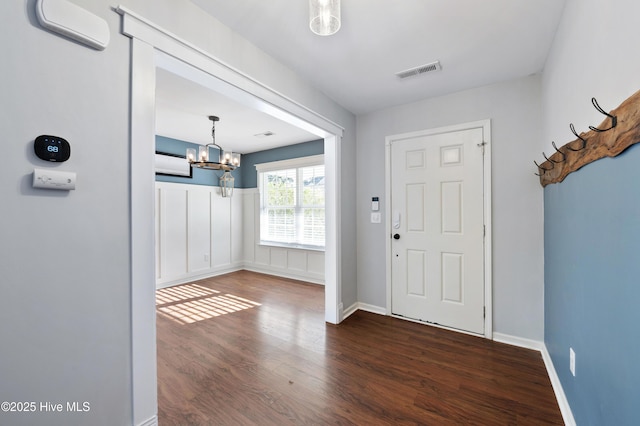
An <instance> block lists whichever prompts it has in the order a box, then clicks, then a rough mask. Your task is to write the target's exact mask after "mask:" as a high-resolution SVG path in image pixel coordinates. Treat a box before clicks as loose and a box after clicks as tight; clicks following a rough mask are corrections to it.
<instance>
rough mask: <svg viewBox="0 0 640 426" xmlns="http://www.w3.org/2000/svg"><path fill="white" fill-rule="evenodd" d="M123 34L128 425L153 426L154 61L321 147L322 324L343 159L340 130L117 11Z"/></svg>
mask: <svg viewBox="0 0 640 426" xmlns="http://www.w3.org/2000/svg"><path fill="white" fill-rule="evenodd" d="M116 11H117V12H118V13H119V14H121V15H122V18H123V23H122V33H123V34H124V35H126V36H128V37H130V38H131V81H132V86H131V110H130V117H131V154H130V158H131V164H130V167H131V187H130V205H131V215H130V216H131V265H132V267H131V282H132V289H131V292H132V293H131V317H132V388H133V395H132V398H133V423H134V424H145V425H146V424H149V425H150V424H155V423H157V419H156V414H155V413H156V412H157V375H156V342H155V267H154V259H155V249H154V243H153V241H154V235H155V227H154V223H153V221H152V220H150V218H152V217H153V215H154V209H155V203H154V198H155V197H154V185H155V179H154V173H153V170H154V152H155V123H154V119H155V111H154V108H155V90H156V70H157V68H158V66H159V65H158V63H159V61H162V60H165V59H166V60H170V61H169V62H173V60H174V59H175V60H176V61H175V62H173V63H174V65H175V64H187V65H189V66H190V67H193V68H195V69H197V70H200V71H202V72H204V73H205V74H207V75H209V76H211V78H212V80H211V81H214V82H215V83H216V85H217V87H218V90H219V91H221V92H222V93H228V94H231V97H232V98H233V99H235V100H236V101H238V102H241V103H244V104H245V105H247V106H253V107H254V108H256V109H259V110H261V111H263V112H266V113H268V114H271V115H272V116H274V117H277V118H280V119H282V120H284V121H287V122H288V123H290V124H292V125H296V126H299V127H301V128H303V129H306V130H307V131H309V132H310V133H313V134H316V135H318V136H319V137H320V138H323V139H324V151H325V152H324V157H325V173H326V174H325V191H326V200H325V209H326V223H325V226H326V241H325V321H327V322H330V323H336V324H337V323H339V322H340V320H341V309H340V302H341V298H340V293H341V283H340V271H341V268H340V266H341V265H340V240H339V235H340V214H339V199H340V187H339V185H338V182H340V156H339V155H338V152H339V146H340V140H341V138H342V133H343V129H342V128H341V127H340V126H338V125H337V124H335V123H333V122H331V121H330V120H327V119H326V118H324V117H322V116H321V115H319V114H316V113H315V112H313V111H311V110H310V109H308V108H306V107H305V106H304V105H301V104H298V103H297V102H295V101H293V100H291V99H290V98H288V97H286V96H284V95H282V94H280V93H278V92H276V91H274V90H272V89H271V88H269V87H267V86H265V85H263V84H261V83H260V82H258V81H256V80H254V79H252V78H250V77H248V76H247V75H245V74H243V73H241V72H239V71H237V70H235V69H233V68H231V67H229V66H228V65H226V64H225V63H223V62H221V61H219V60H218V59H217V58H215V57H214V56H212V55H211V54H209V53H208V52H206V51H204V50H202V49H200V48H198V47H197V46H194V45H192V44H191V43H189V42H187V41H185V40H182V39H180V38H178V37H176V36H175V35H174V34H172V33H170V32H168V31H166V30H164V29H162V28H160V27H159V26H157V25H156V24H155V23H153V22H151V21H148V20H146V19H145V18H143V17H140V16H139V15H137V14H135V13H133V12H131V11H129V10H128V9H126V8H124V7H118V8H117V9H116Z"/></svg>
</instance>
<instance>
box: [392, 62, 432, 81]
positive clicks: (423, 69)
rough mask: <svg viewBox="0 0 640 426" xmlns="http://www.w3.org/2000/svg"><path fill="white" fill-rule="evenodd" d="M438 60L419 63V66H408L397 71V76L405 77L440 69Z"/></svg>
mask: <svg viewBox="0 0 640 426" xmlns="http://www.w3.org/2000/svg"><path fill="white" fill-rule="evenodd" d="M441 69H442V66H440V61H435V62H431V63H430V64H424V65H420V66H419V67H414V68H409V69H408V70H404V71H400V72H397V73H396V75H397V76H398V78H407V77H412V76H414V75H419V74H424V73H426V72H432V71H440V70H441Z"/></svg>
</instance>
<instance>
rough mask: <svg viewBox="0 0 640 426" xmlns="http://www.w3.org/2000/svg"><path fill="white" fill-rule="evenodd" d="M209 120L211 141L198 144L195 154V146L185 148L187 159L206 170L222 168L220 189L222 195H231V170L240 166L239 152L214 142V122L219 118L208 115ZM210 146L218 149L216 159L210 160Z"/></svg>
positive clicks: (192, 165) (193, 165)
mask: <svg viewBox="0 0 640 426" xmlns="http://www.w3.org/2000/svg"><path fill="white" fill-rule="evenodd" d="M209 120H211V121H212V126H211V142H210V143H208V144H206V145H200V146H199V147H198V152H197V156H196V150H195V148H188V149H187V161H189V164H191V167H197V168H199V169H207V170H223V171H224V173H223V174H222V176H221V177H220V191H221V193H222V196H223V197H231V196H232V195H233V185H234V180H235V179H234V177H233V176H232V175H231V170H234V169H235V168H236V167H240V154H239V153H237V152H231V151H224V150H223V149H222V147H221V146H220V145H218V144H217V143H216V122H217V121H220V118H218V117H216V116H215V115H210V116H209ZM211 147H214V148H217V149H218V161H211V156H210V152H209V149H210V148H211Z"/></svg>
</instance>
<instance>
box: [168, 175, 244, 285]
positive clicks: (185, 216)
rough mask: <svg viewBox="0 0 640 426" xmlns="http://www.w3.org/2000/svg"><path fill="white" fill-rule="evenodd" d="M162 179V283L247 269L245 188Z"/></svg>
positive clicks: (185, 280) (183, 281) (187, 280)
mask: <svg viewBox="0 0 640 426" xmlns="http://www.w3.org/2000/svg"><path fill="white" fill-rule="evenodd" d="M219 191H220V188H219V187H214V186H211V187H208V186H202V185H188V184H179V183H167V182H156V230H157V231H156V286H157V287H167V286H171V285H175V284H181V283H185V282H189V281H193V280H196V279H200V278H205V277H210V276H214V275H219V274H223V273H227V272H231V271H236V270H239V269H242V267H243V259H242V256H240V255H239V253H241V252H242V224H243V214H242V211H243V206H242V196H239V195H241V194H239V193H240V192H241V190H236V191H237V192H236V196H235V197H232V198H223V197H222V196H220V193H219Z"/></svg>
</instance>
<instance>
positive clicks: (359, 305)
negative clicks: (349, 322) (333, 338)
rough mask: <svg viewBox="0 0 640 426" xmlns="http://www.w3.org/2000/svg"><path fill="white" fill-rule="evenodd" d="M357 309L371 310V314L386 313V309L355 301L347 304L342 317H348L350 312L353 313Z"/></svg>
mask: <svg viewBox="0 0 640 426" xmlns="http://www.w3.org/2000/svg"><path fill="white" fill-rule="evenodd" d="M358 310H360V311H365V312H371V313H372V314H378V315H387V310H386V309H385V308H382V307H380V306H376V305H369V304H367V303H362V302H356V303H354V304H353V305H351V306H349V307H348V308H347V309H346V310H345V311H344V312H343V315H342V319H343V320H344V319H346V318H348V317H349V316H350V315H351V314H353V313H354V312H355V311H358Z"/></svg>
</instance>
